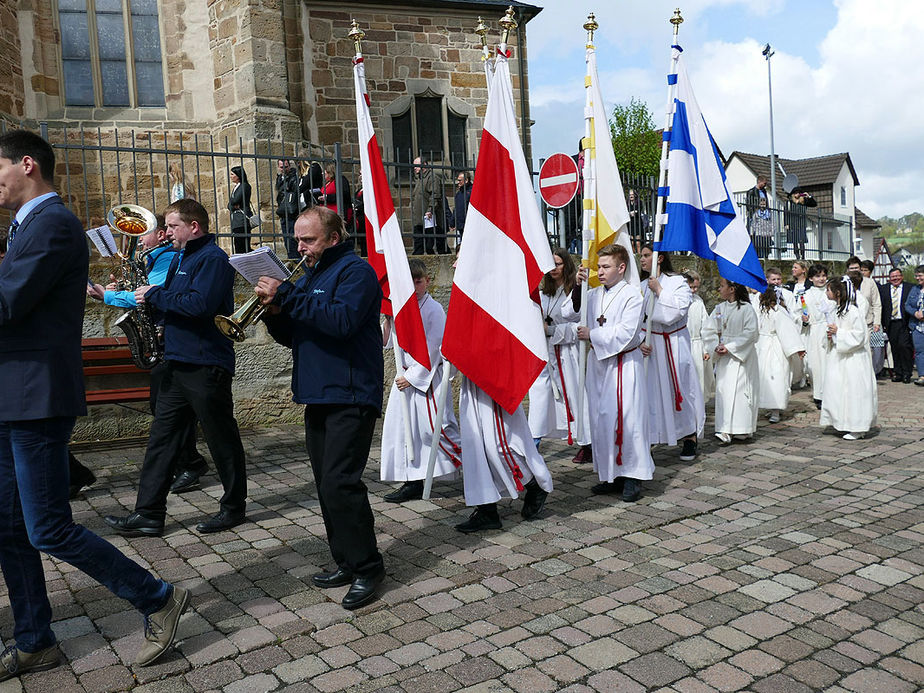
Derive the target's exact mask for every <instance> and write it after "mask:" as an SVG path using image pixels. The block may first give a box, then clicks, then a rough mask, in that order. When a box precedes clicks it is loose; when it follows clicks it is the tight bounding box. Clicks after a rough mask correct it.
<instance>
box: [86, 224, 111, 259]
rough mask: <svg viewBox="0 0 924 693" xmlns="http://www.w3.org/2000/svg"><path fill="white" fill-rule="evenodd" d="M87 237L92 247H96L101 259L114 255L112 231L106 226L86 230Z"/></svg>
mask: <svg viewBox="0 0 924 693" xmlns="http://www.w3.org/2000/svg"><path fill="white" fill-rule="evenodd" d="M87 236H89V237H90V240H91V241H93V245H95V246H96V249H97V250H98V251H99V254H100V255H101V256H102V257H112V256H113V255H115V254H116V247H117V246H116V242H115V238H114V237H113V236H112V231H111V230H110V229H109V227H108V226H97V227H96V228H93V229H87Z"/></svg>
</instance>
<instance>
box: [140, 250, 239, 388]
mask: <svg viewBox="0 0 924 693" xmlns="http://www.w3.org/2000/svg"><path fill="white" fill-rule="evenodd" d="M145 300H146V301H147V302H148V303H150V304H151V306H153V307H154V308H155V309H156V310H158V311H160V312H161V313H163V315H164V360H166V361H179V362H181V363H194V364H197V365H201V366H218V367H219V368H224V369H225V370H226V371H228V372H229V373H232V374H233V373H234V343H233V342H232V341H231V340H230V339H228V338H227V337H225V336H224V335H223V334H222V333H221V332H220V331H219V330H218V328H217V327H215V316H216V315H231V313H233V312H234V268H233V267H232V266H231V263H230V262H228V256H227V255H226V254H225V251H224V250H222V249H221V248H219V247H218V246H217V245H215V236H213V235H212V234H210V233H207V234H205V235H204V236H200V237H199V238H194V239H192V240H191V241H189V242H187V243H186V248H185V249H184V251H183V252H182V253H177V256H176V257H175V258H173V262H172V263H171V264H170V269H169V270H167V280H166V281H165V282H164V285H163V286H155V287H153V288H152V289H151V290H150V291H149V292H148V293H147V295H146V296H145Z"/></svg>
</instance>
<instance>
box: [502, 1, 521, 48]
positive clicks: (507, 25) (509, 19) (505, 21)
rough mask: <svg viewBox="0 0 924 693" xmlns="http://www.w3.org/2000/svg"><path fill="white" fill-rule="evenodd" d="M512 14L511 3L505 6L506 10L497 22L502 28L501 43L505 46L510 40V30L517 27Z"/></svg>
mask: <svg viewBox="0 0 924 693" xmlns="http://www.w3.org/2000/svg"><path fill="white" fill-rule="evenodd" d="M513 15H514V12H513V5H510V6H509V7H508V8H507V11H506V12H504V16H503V17H501V18H500V21H499V22H498V24H500V25H501V28H502V29H503V30H504V33H503V34H501V43H503V44H504V45H505V46H506V45H507V42H508V41H509V40H510V32H511V31H512V30H513V29H516V28H517V20H515V19H514V18H513Z"/></svg>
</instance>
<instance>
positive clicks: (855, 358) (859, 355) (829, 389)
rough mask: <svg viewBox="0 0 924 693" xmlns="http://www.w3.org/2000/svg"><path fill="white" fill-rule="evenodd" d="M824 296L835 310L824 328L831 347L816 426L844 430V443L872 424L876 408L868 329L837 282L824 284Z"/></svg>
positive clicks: (861, 433) (867, 430) (863, 316)
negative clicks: (828, 336) (825, 293)
mask: <svg viewBox="0 0 924 693" xmlns="http://www.w3.org/2000/svg"><path fill="white" fill-rule="evenodd" d="M827 293H828V298H829V299H830V300H831V302H832V303H833V304H834V305H835V306H836V309H835V318H834V323H833V324H832V325H830V326H829V327H828V333H829V334H830V335H831V342H832V347H831V352H830V354H829V355H828V360H827V362H826V368H827V370H826V372H825V391H824V398H823V399H822V403H821V416H820V418H819V421H818V423H819V424H820V425H821V426H833V427H834V429H835V430H837V431H845V433H844V436H843V437H844V439H845V440H857V439H859V438H863V437H864V436H865V435H866V434H867V433H868V432H869V429H870V428H871V427H872V426H873V425H874V424H875V423H876V414H877V411H878V409H879V394H878V391H877V386H876V375H875V374H874V373H873V363H872V357H871V356H870V350H869V329H868V328H867V325H866V316H865V315H864V314H863V313H862V312H861V311H860V309H859V308H857V306H855V305H852V304H851V303H850V300H849V297H848V289H847V287H845V286H844V283H843V282H842V281H841V280H840V279H837V278H834V279H831V281H829V282H828V290H827Z"/></svg>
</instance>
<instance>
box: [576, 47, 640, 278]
mask: <svg viewBox="0 0 924 693" xmlns="http://www.w3.org/2000/svg"><path fill="white" fill-rule="evenodd" d="M586 62H587V76H586V77H585V78H584V79H585V82H584V86H585V87H586V91H587V99H586V107H585V113H584V117H585V119H587V118H589V119H590V142H587V143H585V148H584V208H585V210H586V211H589V214H585V224H584V240H585V241H588V240H589V241H590V250H589V252H588V253H587V266H588V267H589V268H590V285H591V286H599V284H600V282H599V280H598V279H597V249H598V248H602V247H603V246H605V245H609V244H610V243H617V244H618V245H621V246H623V247H624V248H625V249H626V250H627V251H629V266H628V267H627V268H626V280H627V281H628V282H629V283H630V284H632V285H633V286H638V285H639V276H638V267H637V266H636V263H635V254H634V253H633V251H632V243H631V241H630V239H629V230H628V224H629V208H628V207H627V205H626V198H625V195H624V194H623V191H622V181H621V180H620V178H619V168H618V167H617V165H616V155H615V154H614V153H613V141H612V139H611V138H610V124H609V121H608V120H607V117H606V109H605V108H604V105H603V95H602V93H601V91H600V78H599V77H598V76H597V54H596V51H595V49H594V48H593V46H590V47H588V48H587V54H586Z"/></svg>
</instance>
